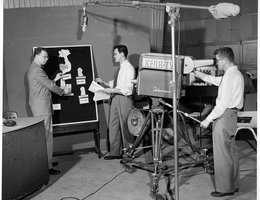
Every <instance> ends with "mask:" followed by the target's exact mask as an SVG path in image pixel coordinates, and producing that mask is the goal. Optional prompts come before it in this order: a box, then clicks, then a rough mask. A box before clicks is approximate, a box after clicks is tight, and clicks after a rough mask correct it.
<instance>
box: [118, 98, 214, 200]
mask: <svg viewBox="0 0 260 200" xmlns="http://www.w3.org/2000/svg"><path fill="white" fill-rule="evenodd" d="M159 102H160V103H162V104H164V105H166V104H165V103H164V102H163V101H161V100H159ZM166 106H167V107H170V105H166ZM136 110H137V109H136ZM171 112H172V111H168V110H166V109H165V108H164V107H163V106H155V107H154V108H152V109H150V110H148V114H147V116H146V117H145V120H144V121H142V122H143V124H142V126H141V129H140V130H138V134H137V138H136V140H135V142H134V144H132V145H130V146H129V147H128V148H125V149H124V155H123V159H122V160H121V161H120V163H121V164H122V166H123V168H124V169H125V170H126V171H127V172H128V173H133V172H134V171H135V168H141V169H144V170H147V171H150V172H152V188H151V192H152V194H153V195H154V196H155V195H156V194H157V193H158V192H159V186H158V185H159V180H160V177H161V175H162V174H166V175H167V176H171V174H170V173H169V169H168V167H167V166H166V165H165V164H164V163H163V161H162V152H161V143H162V136H163V128H164V121H165V115H166V116H170V113H171ZM178 114H179V116H180V117H181V118H183V116H182V115H184V116H186V117H189V116H188V114H187V113H184V112H182V111H178ZM139 117H140V116H139V115H137V116H135V117H134V118H133V120H131V121H132V123H133V124H134V125H136V124H138V122H136V121H138V119H137V118H139ZM166 118H167V117H166ZM170 121H171V123H172V120H171V119H170ZM197 121H198V120H197ZM183 122H184V123H185V121H184V119H183ZM149 128H150V130H151V131H150V132H149V133H150V134H151V139H152V145H151V146H144V147H139V145H140V142H141V141H142V139H143V138H144V136H145V135H146V133H147V131H148V129H149ZM179 129H180V128H179ZM180 131H181V130H180ZM181 136H182V137H183V138H184V140H185V141H186V142H187V143H188V145H189V146H190V147H191V149H192V151H193V152H196V153H197V154H198V156H197V159H196V161H195V162H193V163H188V164H184V165H181V164H180V163H178V165H179V167H183V168H188V167H194V166H205V167H204V168H205V170H206V171H207V172H209V169H210V161H209V160H208V155H207V149H204V150H203V151H202V152H199V151H198V150H197V149H196V148H194V147H193V145H192V144H191V142H190V139H189V138H187V137H189V136H188V135H187V134H183V135H181ZM145 148H152V154H153V169H149V168H147V167H146V166H145V165H142V164H140V163H138V164H137V163H134V162H133V160H134V159H135V153H136V150H137V149H145ZM166 169H167V172H166ZM168 189H169V188H168ZM167 194H168V196H170V195H169V194H170V192H169V191H167V193H166V195H167ZM168 199H169V198H168Z"/></svg>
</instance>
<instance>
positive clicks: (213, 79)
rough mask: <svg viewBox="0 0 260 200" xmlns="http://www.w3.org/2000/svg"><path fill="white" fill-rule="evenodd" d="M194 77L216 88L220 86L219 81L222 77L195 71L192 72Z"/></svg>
mask: <svg viewBox="0 0 260 200" xmlns="http://www.w3.org/2000/svg"><path fill="white" fill-rule="evenodd" d="M194 75H195V76H196V77H198V78H200V79H201V80H203V81H205V82H207V83H210V84H213V85H216V86H219V85H220V83H221V79H222V77H215V76H211V75H208V74H205V73H202V72H200V71H196V70H195V71H194Z"/></svg>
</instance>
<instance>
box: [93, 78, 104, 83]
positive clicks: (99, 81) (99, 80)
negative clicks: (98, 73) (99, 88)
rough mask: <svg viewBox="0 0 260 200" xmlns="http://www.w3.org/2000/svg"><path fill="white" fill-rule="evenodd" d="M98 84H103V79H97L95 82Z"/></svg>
mask: <svg viewBox="0 0 260 200" xmlns="http://www.w3.org/2000/svg"><path fill="white" fill-rule="evenodd" d="M95 81H96V82H97V83H103V81H102V79H101V78H96V80H95Z"/></svg>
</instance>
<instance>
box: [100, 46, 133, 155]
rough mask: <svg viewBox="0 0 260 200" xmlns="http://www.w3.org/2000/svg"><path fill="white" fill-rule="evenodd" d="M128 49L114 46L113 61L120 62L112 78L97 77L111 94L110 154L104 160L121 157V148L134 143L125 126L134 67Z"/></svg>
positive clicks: (130, 107) (130, 97)
mask: <svg viewBox="0 0 260 200" xmlns="http://www.w3.org/2000/svg"><path fill="white" fill-rule="evenodd" d="M127 55H128V49H127V47H126V46H125V45H117V46H115V47H114V59H115V62H119V63H120V67H119V69H118V70H117V71H116V74H115V77H114V80H111V81H102V80H101V79H100V78H97V79H96V81H97V82H98V83H102V84H105V85H106V86H108V88H106V89H105V92H106V93H108V94H111V105H110V117H109V140H110V155H108V156H105V157H104V159H105V160H112V159H121V158H122V154H123V152H122V149H123V148H127V147H128V146H129V145H130V144H133V143H134V136H133V135H131V133H130V132H129V130H128V128H127V116H128V114H129V112H130V110H131V109H132V107H133V102H132V94H133V83H132V82H131V81H132V80H133V79H135V69H134V67H133V66H132V65H131V63H130V62H129V61H128V60H127Z"/></svg>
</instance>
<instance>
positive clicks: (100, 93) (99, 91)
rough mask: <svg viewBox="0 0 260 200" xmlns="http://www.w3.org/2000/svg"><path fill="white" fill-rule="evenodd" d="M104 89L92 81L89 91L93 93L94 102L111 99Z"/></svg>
mask: <svg viewBox="0 0 260 200" xmlns="http://www.w3.org/2000/svg"><path fill="white" fill-rule="evenodd" d="M104 89H105V88H104V87H102V86H101V85H99V84H98V83H97V82H96V81H92V82H91V84H90V86H89V88H88V90H89V91H90V92H93V93H94V94H95V95H94V98H93V101H100V100H107V99H109V98H110V95H109V94H107V93H105V92H104Z"/></svg>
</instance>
